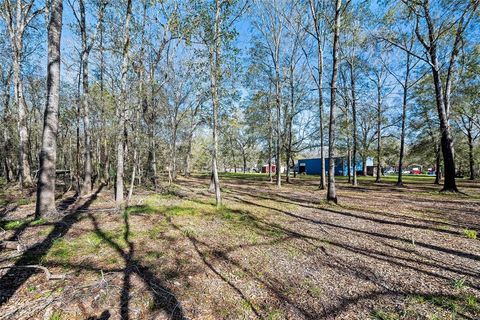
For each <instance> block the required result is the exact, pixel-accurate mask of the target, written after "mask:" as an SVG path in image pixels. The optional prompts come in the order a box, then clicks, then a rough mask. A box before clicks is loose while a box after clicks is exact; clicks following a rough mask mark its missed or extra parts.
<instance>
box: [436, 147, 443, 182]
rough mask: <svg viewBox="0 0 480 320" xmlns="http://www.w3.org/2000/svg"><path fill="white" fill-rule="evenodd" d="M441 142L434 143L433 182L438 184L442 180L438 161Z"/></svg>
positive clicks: (439, 159)
mask: <svg viewBox="0 0 480 320" xmlns="http://www.w3.org/2000/svg"><path fill="white" fill-rule="evenodd" d="M441 147H442V146H441V144H438V143H437V144H436V146H435V182H434V184H440V180H442V171H441V170H440V161H441Z"/></svg>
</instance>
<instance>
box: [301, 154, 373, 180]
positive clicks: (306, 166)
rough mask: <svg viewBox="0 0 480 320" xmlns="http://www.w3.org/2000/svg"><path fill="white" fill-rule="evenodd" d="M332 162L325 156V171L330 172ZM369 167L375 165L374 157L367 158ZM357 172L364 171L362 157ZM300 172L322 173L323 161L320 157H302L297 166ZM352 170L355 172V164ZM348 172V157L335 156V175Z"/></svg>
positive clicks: (358, 162)
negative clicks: (329, 167)
mask: <svg viewBox="0 0 480 320" xmlns="http://www.w3.org/2000/svg"><path fill="white" fill-rule="evenodd" d="M329 164H330V159H329V158H325V172H328V166H329ZM366 165H367V167H370V166H373V159H372V158H367V163H366ZM356 169H357V172H358V171H362V172H363V163H362V160H361V159H357V166H356ZM295 170H297V172H298V173H305V174H317V175H319V174H321V172H322V161H321V159H320V158H312V159H300V160H298V164H297V166H296V168H295ZM351 172H353V165H352V168H351ZM347 174H348V159H347V157H336V158H335V175H336V176H346V175H347Z"/></svg>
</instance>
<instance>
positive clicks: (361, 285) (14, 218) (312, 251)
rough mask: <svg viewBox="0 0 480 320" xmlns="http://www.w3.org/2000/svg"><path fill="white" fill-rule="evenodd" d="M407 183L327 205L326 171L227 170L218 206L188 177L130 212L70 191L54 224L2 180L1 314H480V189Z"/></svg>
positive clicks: (343, 192)
mask: <svg viewBox="0 0 480 320" xmlns="http://www.w3.org/2000/svg"><path fill="white" fill-rule="evenodd" d="M404 180H405V183H406V187H405V188H397V187H395V185H394V184H395V177H386V178H384V182H382V183H378V184H375V183H373V179H372V178H371V177H367V178H364V177H361V178H360V185H359V186H358V187H352V186H349V185H348V184H347V183H346V180H345V179H344V178H339V179H338V180H337V181H338V196H339V204H338V205H332V204H329V203H326V202H325V201H324V200H323V199H324V198H325V191H321V190H319V189H318V177H312V176H301V177H298V178H296V179H293V184H290V185H286V184H284V186H283V187H282V188H281V189H277V188H276V187H275V186H274V185H272V184H270V182H269V181H268V177H267V176H266V175H262V174H222V175H221V183H222V191H223V193H222V195H223V200H224V206H223V207H222V208H219V209H217V208H216V207H215V206H214V196H213V195H212V194H211V193H209V192H208V191H207V187H208V183H209V175H197V176H194V177H190V178H184V177H180V178H179V180H178V181H177V183H176V184H175V185H173V186H171V187H169V188H168V189H166V190H168V191H165V192H163V193H154V192H153V191H147V190H137V192H136V195H134V197H133V200H132V202H131V203H130V206H129V207H128V209H127V210H126V212H125V214H120V213H118V212H117V211H116V210H115V209H114V202H113V198H112V197H113V191H112V190H109V189H108V188H100V189H98V190H96V192H95V193H93V194H92V195H91V196H90V197H86V198H84V199H75V198H74V197H72V194H65V195H63V197H62V198H61V199H59V200H58V201H59V204H58V205H59V209H60V210H62V211H63V212H64V217H63V219H62V220H60V221H58V222H48V221H45V220H38V221H33V220H32V219H33V212H34V202H33V200H34V198H33V197H34V195H30V196H29V195H26V194H24V195H23V196H21V194H22V193H21V192H20V191H19V190H15V189H14V188H13V187H8V188H7V186H2V187H1V191H0V198H1V199H0V218H1V221H0V227H1V228H2V229H0V233H1V236H0V237H1V239H2V240H4V242H3V244H7V243H8V244H9V245H10V247H9V248H6V245H4V248H3V249H1V250H2V251H1V253H0V304H1V306H0V319H257V318H261V319H384V320H386V319H479V318H480V240H479V238H478V237H477V232H478V231H480V183H478V182H470V181H466V180H459V185H460V188H461V190H462V191H463V192H464V193H465V194H441V193H439V192H438V190H439V189H440V188H439V186H436V185H433V180H434V178H433V177H424V176H419V177H417V176H406V177H405V179H404ZM5 241H7V242H5ZM16 248H17V249H16ZM32 266H36V267H32ZM38 266H41V267H45V268H47V269H39V268H38ZM47 270H48V272H49V274H47V272H46V271H47Z"/></svg>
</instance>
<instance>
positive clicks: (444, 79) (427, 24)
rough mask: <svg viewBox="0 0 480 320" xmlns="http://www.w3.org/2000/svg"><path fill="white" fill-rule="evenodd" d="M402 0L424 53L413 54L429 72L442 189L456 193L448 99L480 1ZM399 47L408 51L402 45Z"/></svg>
mask: <svg viewBox="0 0 480 320" xmlns="http://www.w3.org/2000/svg"><path fill="white" fill-rule="evenodd" d="M402 1H403V2H404V3H405V4H406V5H407V7H408V9H409V10H410V12H411V13H412V14H413V15H414V17H415V24H416V28H415V34H416V36H417V39H418V41H419V42H420V43H421V45H422V46H423V47H424V49H425V51H426V53H427V55H426V58H424V57H422V56H420V55H416V57H418V58H419V59H421V60H422V61H424V62H426V63H427V64H428V65H429V66H430V69H431V73H432V79H433V84H434V88H435V101H436V107H437V113H438V118H439V124H440V133H441V145H442V154H443V163H444V165H443V166H444V173H445V179H444V185H443V189H442V191H452V192H457V191H458V189H457V184H456V181H455V174H456V172H455V158H454V148H453V136H452V130H451V127H450V122H449V116H450V111H451V99H450V98H451V92H452V82H453V80H454V71H455V64H456V62H457V58H458V54H459V52H460V46H461V44H462V42H463V41H464V33H465V30H466V29H467V27H468V26H469V24H470V22H471V21H472V19H473V18H474V17H475V15H476V11H477V9H478V6H479V5H480V1H479V0H473V1H456V2H457V3H456V4H453V5H452V4H451V3H449V2H445V3H444V2H443V1H439V2H434V3H433V4H432V3H430V0H422V1H416V0H415V1H414V0H402ZM446 6H448V8H447V7H446ZM438 10H442V15H441V16H442V18H441V19H437V18H436V17H435V16H432V12H433V13H434V12H436V11H438ZM451 34H454V36H453V42H452V41H449V40H450V39H448V37H450V35H451ZM445 43H447V45H445ZM397 45H398V44H397ZM447 46H448V47H449V48H448V47H447ZM399 47H401V48H403V49H404V50H408V49H406V48H404V47H402V46H399ZM449 49H450V50H449ZM445 51H446V52H448V51H449V53H448V59H447V61H445V62H444V61H441V59H440V57H441V56H443V55H444V52H445Z"/></svg>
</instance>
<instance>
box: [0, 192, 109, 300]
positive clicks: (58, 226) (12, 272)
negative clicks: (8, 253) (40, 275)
mask: <svg viewBox="0 0 480 320" xmlns="http://www.w3.org/2000/svg"><path fill="white" fill-rule="evenodd" d="M102 188H103V186H100V187H99V188H98V190H97V191H96V192H95V193H93V194H92V195H91V196H90V197H89V198H88V199H87V200H86V201H85V202H84V203H83V204H81V205H79V206H78V207H75V206H73V207H72V208H71V209H70V210H69V211H66V209H67V208H69V207H70V206H71V205H73V204H74V203H75V199H73V198H67V199H65V200H64V201H62V202H61V203H60V204H59V206H58V209H59V210H60V212H65V215H64V216H63V218H62V219H61V220H60V221H58V222H56V223H54V225H53V226H54V227H53V230H52V231H51V232H50V233H49V234H48V235H47V237H46V238H45V239H44V240H43V241H42V242H41V243H38V244H35V245H34V246H32V247H30V248H28V249H27V250H26V251H25V252H24V253H23V254H22V256H21V257H20V258H19V259H18V260H17V261H16V262H15V264H14V265H13V266H12V267H11V268H10V269H9V270H8V271H7V273H6V274H4V275H3V276H2V277H1V278H0V306H2V305H3V304H5V303H6V302H7V301H8V300H9V299H10V298H11V297H12V296H13V295H14V294H15V292H16V291H17V290H18V288H20V287H21V286H22V284H23V283H25V282H26V281H27V280H28V279H29V278H30V277H31V276H32V275H34V274H36V273H37V272H39V271H38V269H34V268H21V267H22V266H25V265H32V264H39V263H40V262H41V260H42V258H43V257H44V256H45V255H46V254H47V252H48V251H49V250H50V248H51V247H52V245H53V242H54V241H55V240H56V239H58V238H61V237H63V236H64V235H65V234H66V233H67V231H68V230H69V229H70V228H71V227H72V226H73V224H75V222H77V218H78V215H79V212H78V209H87V208H88V207H89V206H90V205H91V204H92V202H93V201H95V199H96V198H97V195H98V193H100V191H101V190H102ZM62 210H63V211H62ZM22 232H23V231H22ZM20 268H21V269H20Z"/></svg>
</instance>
